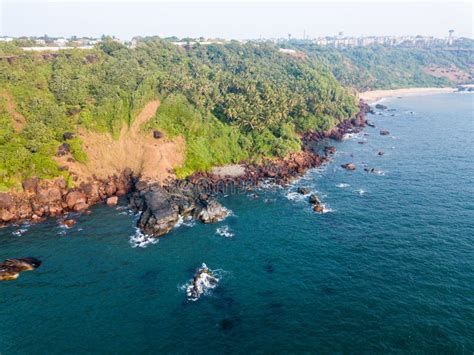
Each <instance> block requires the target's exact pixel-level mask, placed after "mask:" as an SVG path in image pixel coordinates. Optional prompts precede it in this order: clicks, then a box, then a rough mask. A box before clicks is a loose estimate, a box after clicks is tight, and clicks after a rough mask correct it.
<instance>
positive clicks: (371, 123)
mask: <svg viewBox="0 0 474 355" xmlns="http://www.w3.org/2000/svg"><path fill="white" fill-rule="evenodd" d="M365 124H366V125H367V126H369V127H372V128H375V124H374V123H373V122H370V121H369V120H365Z"/></svg>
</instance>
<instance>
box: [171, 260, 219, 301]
mask: <svg viewBox="0 0 474 355" xmlns="http://www.w3.org/2000/svg"><path fill="white" fill-rule="evenodd" d="M219 281H220V279H219V277H218V276H217V274H216V272H214V271H212V270H211V269H209V268H208V267H207V265H206V264H205V263H202V265H201V267H200V268H199V269H198V270H197V271H196V274H195V275H194V278H192V279H191V280H189V281H188V282H187V283H186V284H184V285H182V286H180V287H179V288H180V289H181V290H185V291H186V296H187V297H188V300H189V301H193V302H195V301H197V300H198V299H199V298H200V297H201V296H202V295H204V296H207V295H209V294H210V293H211V291H212V290H213V289H215V288H216V287H217V285H218V284H219Z"/></svg>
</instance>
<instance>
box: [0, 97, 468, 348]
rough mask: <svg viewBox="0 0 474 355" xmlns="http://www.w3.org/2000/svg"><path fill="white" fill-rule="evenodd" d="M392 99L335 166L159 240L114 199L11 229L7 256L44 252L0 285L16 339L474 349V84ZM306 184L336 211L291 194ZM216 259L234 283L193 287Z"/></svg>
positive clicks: (16, 343)
mask: <svg viewBox="0 0 474 355" xmlns="http://www.w3.org/2000/svg"><path fill="white" fill-rule="evenodd" d="M387 105H388V106H389V108H395V109H396V111H395V112H393V113H394V114H395V116H394V117H392V116H391V114H392V112H390V113H385V115H384V116H372V117H370V119H371V120H373V121H375V123H376V125H377V128H376V129H372V128H366V130H365V132H366V133H368V134H369V135H368V136H364V135H363V134H361V135H359V137H356V138H353V139H351V140H347V141H344V142H340V143H336V144H335V145H336V146H337V149H338V152H337V153H336V156H335V160H334V162H333V163H331V164H329V165H328V166H327V167H325V168H324V169H320V170H316V171H311V172H309V173H308V174H307V175H306V176H305V177H304V178H303V179H301V180H300V181H298V182H296V183H295V184H294V185H293V186H291V187H290V188H287V189H274V190H272V189H269V190H262V191H259V195H260V198H258V199H252V198H251V197H250V196H249V195H248V194H241V195H236V196H228V197H225V198H223V199H222V202H223V203H224V204H225V205H226V206H227V207H228V208H230V209H231V210H232V211H233V215H232V216H230V217H228V218H227V219H226V220H224V221H223V222H220V223H218V224H216V225H202V224H196V225H195V226H193V227H188V226H184V225H183V226H181V227H179V228H178V229H177V230H175V231H173V232H171V233H170V234H169V235H167V236H166V237H164V238H162V239H160V240H159V242H158V243H157V244H153V245H152V244H150V245H148V246H147V247H146V248H132V247H131V245H130V243H129V239H130V236H131V235H133V234H134V233H135V230H134V228H133V218H134V217H133V216H131V215H129V214H127V213H126V211H122V210H117V209H115V208H108V207H105V206H96V207H94V208H93V210H92V211H93V213H92V214H91V215H90V216H81V217H80V218H79V219H78V223H77V225H76V226H74V227H73V228H72V229H70V230H62V229H60V228H59V227H58V226H57V222H56V221H55V220H50V221H48V222H46V223H43V224H38V225H34V226H30V227H27V228H25V229H26V231H24V232H23V233H22V234H21V235H14V234H12V233H14V232H16V231H18V230H19V228H18V227H11V228H6V229H3V230H0V259H2V260H3V259H5V258H8V257H24V256H35V257H39V258H40V259H42V260H43V265H42V266H41V267H40V268H39V269H38V270H36V271H34V272H28V273H23V274H22V275H21V277H20V278H19V279H18V280H17V281H14V282H3V283H1V284H0V353H1V354H2V355H7V354H24V353H28V354H45V353H48V354H52V353H64V352H65V353H84V352H87V353H99V352H101V353H104V352H105V353H157V352H160V353H163V352H167V353H170V352H171V353H225V352H228V353H245V352H247V353H249V352H252V353H269V352H274V353H286V352H293V353H295V352H361V351H366V352H368V351H374V352H398V351H411V352H413V351H422V352H438V353H439V352H450V353H452V352H456V353H472V352H473V351H474V200H473V195H474V182H473V178H474V158H473V157H474V118H473V96H472V95H469V94H446V95H444V94H443V95H431V96H416V97H406V98H403V99H391V100H388V101H387ZM409 111H413V112H414V113H413V114H411V113H409ZM379 128H385V129H388V130H389V131H390V132H391V135H390V136H380V135H379V134H378V130H379ZM361 140H363V141H365V142H366V144H363V145H361V144H358V141H361ZM379 150H383V151H384V152H385V155H383V156H378V155H377V152H378V151H379ZM351 155H353V156H351ZM346 162H354V163H355V164H356V165H357V167H358V169H357V170H356V171H355V172H347V171H345V170H343V169H341V168H340V164H342V163H346ZM364 163H365V164H368V166H370V167H376V168H378V169H380V170H382V171H383V172H384V174H383V175H374V174H368V173H366V172H364V171H363V164H364ZM339 184H348V185H349V186H346V185H339ZM300 185H301V186H309V187H310V188H311V189H312V190H313V191H314V192H317V193H318V194H319V195H320V196H321V198H322V200H323V202H324V203H325V204H326V207H327V208H328V209H330V210H331V212H328V213H325V214H322V215H319V214H315V213H314V212H312V210H311V208H310V206H309V204H308V202H307V201H305V200H301V199H291V198H292V197H294V196H295V195H294V194H292V193H291V192H292V191H294V190H295V189H296V187H297V186H300ZM338 186H339V187H338ZM341 186H346V187H341ZM360 190H363V191H365V193H361V191H360ZM269 202H271V203H269ZM222 226H228V227H229V228H230V230H231V231H232V232H233V233H234V236H233V237H230V238H226V237H223V236H220V235H218V234H216V228H218V227H222ZM203 262H205V263H207V265H208V266H209V267H210V268H211V269H213V270H217V269H218V274H219V275H220V276H221V282H220V283H219V285H218V287H217V288H216V289H215V290H214V291H213V292H212V294H210V295H207V296H203V297H202V298H201V299H199V300H198V301H197V302H189V301H187V300H186V295H185V292H184V291H183V290H182V289H181V286H182V285H183V284H185V283H186V282H187V281H188V280H189V279H190V278H191V277H192V276H193V273H194V270H195V269H196V268H197V267H199V266H200V265H201V263H203Z"/></svg>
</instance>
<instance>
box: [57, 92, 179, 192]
mask: <svg viewBox="0 0 474 355" xmlns="http://www.w3.org/2000/svg"><path fill="white" fill-rule="evenodd" d="M159 105H160V102H159V100H152V101H150V102H148V103H147V104H146V105H145V107H144V108H143V109H142V111H141V112H140V113H139V114H138V115H137V117H136V118H135V119H134V120H133V122H132V124H131V125H130V127H129V126H127V125H124V126H123V127H122V130H121V131H120V134H119V136H118V137H112V136H111V135H110V134H104V133H97V132H89V131H85V130H79V132H78V133H77V134H78V137H79V138H80V139H81V141H82V143H83V144H82V148H83V150H84V152H85V153H86V155H87V158H88V160H87V162H86V163H81V162H78V161H75V160H74V158H73V157H72V155H71V154H69V153H68V152H65V153H64V154H60V155H59V156H57V157H56V158H55V159H56V161H57V163H58V164H59V165H60V166H61V167H63V168H64V169H65V170H67V171H68V172H69V173H70V174H71V176H73V178H74V179H75V181H77V182H78V183H82V182H85V181H87V180H88V179H89V178H90V177H91V176H96V177H98V178H100V179H107V178H108V177H109V176H113V175H119V174H121V173H122V171H124V170H125V169H131V170H132V171H133V173H134V174H135V175H137V176H138V175H140V176H142V177H143V178H144V179H148V180H154V181H157V182H160V183H163V182H164V181H165V180H166V179H169V178H174V173H173V168H174V167H176V166H181V165H182V164H183V163H184V159H185V149H186V145H185V141H184V139H183V138H182V137H176V138H174V139H170V138H168V137H166V136H164V135H162V134H161V135H159V136H158V135H156V134H153V133H152V132H148V133H146V132H143V131H142V127H143V125H144V124H145V123H147V122H148V121H149V120H150V119H152V118H153V117H154V116H155V115H156V111H157V109H158V108H159Z"/></svg>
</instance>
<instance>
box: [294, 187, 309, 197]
mask: <svg viewBox="0 0 474 355" xmlns="http://www.w3.org/2000/svg"><path fill="white" fill-rule="evenodd" d="M296 192H298V193H299V194H302V195H307V194H309V193H310V192H311V191H310V189H308V188H307V187H301V186H300V187H298V189H297V190H296Z"/></svg>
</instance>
